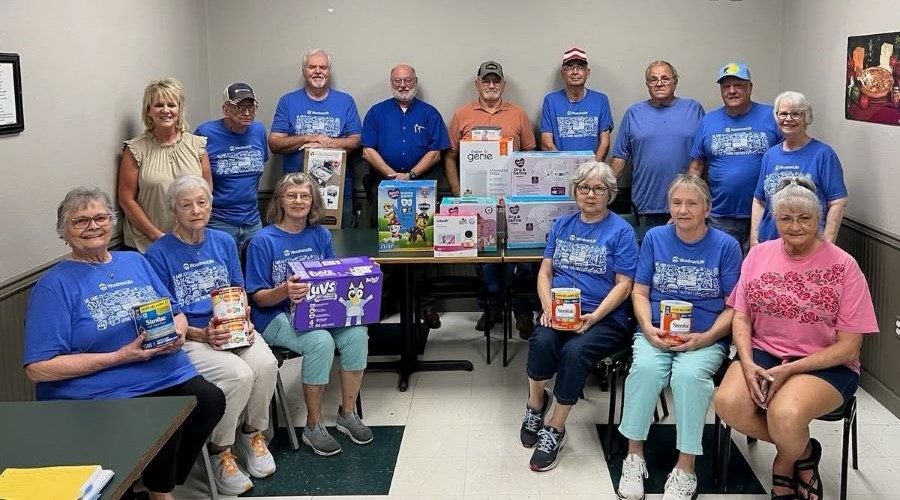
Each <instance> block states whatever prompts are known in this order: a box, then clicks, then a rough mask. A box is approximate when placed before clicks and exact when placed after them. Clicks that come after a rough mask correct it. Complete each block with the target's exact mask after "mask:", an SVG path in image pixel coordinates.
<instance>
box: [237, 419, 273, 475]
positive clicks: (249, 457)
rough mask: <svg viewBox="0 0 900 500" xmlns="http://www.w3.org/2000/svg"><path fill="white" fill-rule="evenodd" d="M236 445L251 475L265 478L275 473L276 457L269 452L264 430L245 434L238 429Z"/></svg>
mask: <svg viewBox="0 0 900 500" xmlns="http://www.w3.org/2000/svg"><path fill="white" fill-rule="evenodd" d="M234 445H235V448H237V452H238V453H239V454H240V455H241V460H243V461H244V465H246V466H247V472H249V473H250V475H251V476H253V477H258V478H263V477H269V476H271V475H272V474H275V459H274V458H272V454H271V453H269V447H268V445H267V444H266V438H265V436H263V433H262V432H260V431H256V432H254V433H252V434H245V433H244V432H243V431H241V430H238V433H237V440H236V441H235V443H234Z"/></svg>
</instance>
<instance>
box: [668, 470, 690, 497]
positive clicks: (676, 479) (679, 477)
mask: <svg viewBox="0 0 900 500" xmlns="http://www.w3.org/2000/svg"><path fill="white" fill-rule="evenodd" d="M697 495H698V492H697V475H696V474H691V473H690V472H685V471H683V470H681V469H679V468H677V467H676V468H674V469H672V472H671V473H670V474H669V479H667V480H666V489H665V490H664V491H663V496H662V497H663V500H695V499H696V498H697Z"/></svg>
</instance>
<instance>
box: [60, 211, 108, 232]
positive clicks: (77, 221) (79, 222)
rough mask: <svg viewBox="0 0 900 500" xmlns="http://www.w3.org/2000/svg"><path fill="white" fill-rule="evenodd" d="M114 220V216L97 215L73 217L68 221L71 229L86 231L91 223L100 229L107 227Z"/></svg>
mask: <svg viewBox="0 0 900 500" xmlns="http://www.w3.org/2000/svg"><path fill="white" fill-rule="evenodd" d="M115 218H116V215H115V214H108V213H107V214H97V215H95V216H93V217H73V218H71V219H69V222H71V223H72V227H74V228H75V229H87V228H89V227H91V222H93V223H94V224H97V225H98V226H100V227H103V226H106V225H109V223H111V222H112V221H113V219H115Z"/></svg>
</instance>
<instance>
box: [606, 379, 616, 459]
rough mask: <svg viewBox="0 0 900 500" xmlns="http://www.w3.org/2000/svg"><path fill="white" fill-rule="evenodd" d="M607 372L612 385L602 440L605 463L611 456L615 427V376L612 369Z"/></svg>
mask: <svg viewBox="0 0 900 500" xmlns="http://www.w3.org/2000/svg"><path fill="white" fill-rule="evenodd" d="M607 370H608V371H609V372H610V375H611V377H610V378H611V379H612V381H613V385H611V386H610V391H609V417H608V418H607V420H606V436H604V438H603V441H604V443H603V444H604V447H603V453H604V455H606V457H605V458H606V461H607V462H609V459H610V457H611V456H612V435H613V427H614V426H615V425H616V386H615V385H614V382H615V377H616V376H615V372H614V371H613V370H614V368H612V367H609V368H607Z"/></svg>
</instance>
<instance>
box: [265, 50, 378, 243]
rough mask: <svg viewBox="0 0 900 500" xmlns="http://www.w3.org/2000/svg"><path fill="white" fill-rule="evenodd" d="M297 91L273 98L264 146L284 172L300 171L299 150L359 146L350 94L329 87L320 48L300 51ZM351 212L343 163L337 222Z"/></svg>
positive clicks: (356, 117)
mask: <svg viewBox="0 0 900 500" xmlns="http://www.w3.org/2000/svg"><path fill="white" fill-rule="evenodd" d="M302 72H303V79H304V81H305V82H306V84H305V86H304V87H303V88H302V89H298V90H295V91H293V92H288V93H287V94H285V95H284V96H282V97H281V99H280V100H279V101H278V106H277V107H276V108H275V118H274V119H273V120H272V131H271V132H270V133H269V148H270V149H271V150H272V152H273V153H275V154H280V155H282V165H281V166H282V169H283V170H284V173H286V174H287V173H290V172H300V171H302V170H303V150H304V149H308V148H333V149H343V150H345V151H347V153H350V152H351V151H354V150H355V149H356V148H358V147H359V136H360V132H361V130H362V126H361V125H360V122H359V113H358V112H357V111H356V102H354V100H353V97H351V96H350V94H347V93H345V92H341V91H338V90H334V89H332V88H330V86H329V82H330V80H331V58H330V57H329V56H328V54H327V53H326V52H325V51H324V50H322V49H313V50H311V51H309V52H307V53H306V54H304V55H303V62H302ZM352 215H353V175H352V170H351V169H350V167H349V165H348V167H347V174H346V175H345V177H344V209H343V214H342V222H341V225H342V226H343V227H348V226H349V225H350V223H351V220H352Z"/></svg>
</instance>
